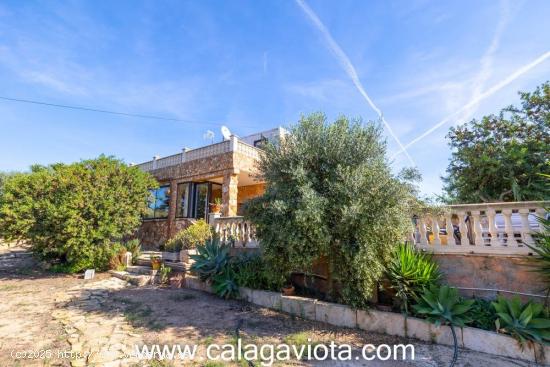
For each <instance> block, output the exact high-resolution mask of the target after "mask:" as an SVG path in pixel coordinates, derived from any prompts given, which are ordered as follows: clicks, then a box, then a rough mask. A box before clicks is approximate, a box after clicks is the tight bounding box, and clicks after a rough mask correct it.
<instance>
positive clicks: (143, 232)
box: [137, 219, 168, 250]
mask: <svg viewBox="0 0 550 367" xmlns="http://www.w3.org/2000/svg"><path fill="white" fill-rule="evenodd" d="M167 235H168V220H166V219H149V220H144V221H143V222H142V223H141V226H140V228H139V229H138V231H137V238H139V240H140V243H141V247H142V249H144V250H156V249H158V246H159V245H160V244H162V243H164V242H165V241H166V239H167Z"/></svg>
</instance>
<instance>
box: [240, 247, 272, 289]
mask: <svg viewBox="0 0 550 367" xmlns="http://www.w3.org/2000/svg"><path fill="white" fill-rule="evenodd" d="M231 266H232V268H233V270H234V272H235V281H236V282H237V285H238V286H239V287H247V288H252V289H263V290H274V291H278V290H280V289H281V286H282V284H280V283H277V282H276V281H275V280H274V279H273V278H274V277H273V276H272V275H271V274H269V272H268V269H269V268H268V267H267V266H266V264H265V262H264V260H263V258H262V257H261V255H260V254H258V253H253V254H247V253H244V254H240V255H239V256H236V257H235V258H233V259H232V261H231ZM278 275H279V274H277V276H276V277H275V278H278Z"/></svg>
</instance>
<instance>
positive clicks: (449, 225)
mask: <svg viewBox="0 0 550 367" xmlns="http://www.w3.org/2000/svg"><path fill="white" fill-rule="evenodd" d="M445 228H446V229H447V245H449V246H455V245H456V241H455V228H454V227H453V215H452V213H447V214H446V215H445Z"/></svg>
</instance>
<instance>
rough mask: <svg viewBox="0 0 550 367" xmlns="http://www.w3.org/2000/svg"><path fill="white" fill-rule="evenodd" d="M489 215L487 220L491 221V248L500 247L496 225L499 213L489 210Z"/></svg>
mask: <svg viewBox="0 0 550 367" xmlns="http://www.w3.org/2000/svg"><path fill="white" fill-rule="evenodd" d="M486 213H487V220H488V221H489V233H490V234H491V246H494V247H496V246H499V245H500V241H499V239H498V230H497V226H496V224H495V218H496V215H497V212H496V211H495V209H492V208H490V209H487V211H486Z"/></svg>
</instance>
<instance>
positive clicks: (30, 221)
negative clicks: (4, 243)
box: [0, 156, 157, 271]
mask: <svg viewBox="0 0 550 367" xmlns="http://www.w3.org/2000/svg"><path fill="white" fill-rule="evenodd" d="M156 185H157V183H156V181H155V180H154V179H153V178H152V177H151V176H150V175H149V174H147V173H144V172H142V171H140V170H139V169H138V168H137V167H128V166H127V165H125V164H124V163H123V162H121V161H119V160H116V159H114V158H111V157H105V156H101V157H99V158H97V159H92V160H85V161H81V162H78V163H73V164H68V165H67V164H53V165H51V166H47V167H44V166H33V167H31V172H29V173H20V174H14V175H12V176H10V177H9V178H8V179H7V180H6V181H5V182H4V186H3V194H2V196H1V197H0V237H3V238H5V239H6V240H8V241H11V240H26V241H28V242H29V243H30V245H31V246H32V249H33V251H34V252H35V253H36V254H37V255H39V256H41V257H43V258H45V259H49V260H54V261H56V262H59V263H60V265H61V268H62V269H63V270H67V271H80V270H82V269H85V268H88V267H94V268H98V269H104V268H105V267H106V266H107V265H108V261H109V259H110V257H111V255H112V253H113V250H114V249H113V243H115V241H119V240H121V239H123V238H124V237H125V236H128V235H131V234H132V233H133V232H134V231H135V229H136V228H137V227H138V226H139V224H140V222H141V216H142V215H143V214H144V213H145V211H146V208H147V200H148V198H149V195H150V194H149V191H148V189H149V188H151V187H155V186H156Z"/></svg>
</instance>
